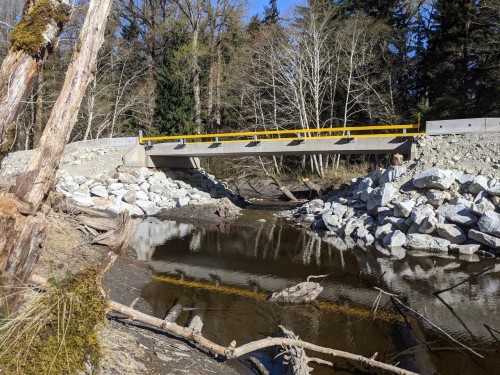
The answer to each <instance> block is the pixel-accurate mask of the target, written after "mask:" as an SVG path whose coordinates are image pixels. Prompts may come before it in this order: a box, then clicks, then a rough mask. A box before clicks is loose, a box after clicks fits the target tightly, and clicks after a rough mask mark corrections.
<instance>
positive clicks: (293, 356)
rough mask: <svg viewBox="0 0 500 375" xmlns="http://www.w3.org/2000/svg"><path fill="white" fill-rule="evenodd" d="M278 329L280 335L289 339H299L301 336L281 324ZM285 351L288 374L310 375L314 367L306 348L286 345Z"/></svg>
mask: <svg viewBox="0 0 500 375" xmlns="http://www.w3.org/2000/svg"><path fill="white" fill-rule="evenodd" d="M278 330H279V333H280V336H282V337H286V338H288V339H294V340H298V339H299V337H298V336H297V335H296V334H295V333H293V332H292V331H290V330H288V329H286V328H285V327H284V326H282V325H279V326H278ZM284 351H285V352H286V353H285V354H284V355H285V359H286V361H284V363H285V364H286V365H287V368H286V369H287V371H286V372H285V374H286V375H309V373H310V372H311V371H312V368H311V367H309V365H308V363H309V358H308V357H307V355H306V352H305V351H304V349H302V348H300V347H297V346H284Z"/></svg>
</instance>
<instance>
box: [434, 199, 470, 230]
mask: <svg viewBox="0 0 500 375" xmlns="http://www.w3.org/2000/svg"><path fill="white" fill-rule="evenodd" d="M437 213H438V214H439V215H441V216H444V218H446V219H447V220H449V221H452V222H454V223H456V224H461V225H466V226H469V227H472V226H473V225H474V224H476V223H477V217H476V216H475V215H474V214H473V213H472V212H470V211H469V210H468V209H467V208H466V207H465V206H464V205H463V204H456V205H451V204H445V205H443V206H441V207H439V208H438V209H437Z"/></svg>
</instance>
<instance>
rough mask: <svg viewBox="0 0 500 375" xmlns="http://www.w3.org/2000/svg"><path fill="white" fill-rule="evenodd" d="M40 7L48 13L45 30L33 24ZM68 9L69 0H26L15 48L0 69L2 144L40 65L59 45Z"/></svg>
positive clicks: (30, 88)
mask: <svg viewBox="0 0 500 375" xmlns="http://www.w3.org/2000/svg"><path fill="white" fill-rule="evenodd" d="M39 7H44V8H45V9H44V11H45V16H47V15H49V17H48V20H47V24H46V27H45V28H44V29H43V31H39V30H36V28H35V27H33V24H34V23H36V21H39V20H37V19H35V18H36V16H37V14H38V13H39V12H40V9H39ZM69 11H70V7H69V5H68V1H67V0H65V1H62V2H59V1H56V0H50V2H49V3H48V5H47V3H45V2H44V3H41V2H40V1H39V0H28V1H27V2H26V5H25V7H24V12H23V17H22V19H21V21H20V22H19V24H18V25H17V26H16V28H15V29H14V31H13V32H12V41H11V45H12V47H11V49H10V51H9V53H8V55H7V56H6V57H5V59H4V61H3V62H2V68H1V70H0V146H1V145H2V144H4V143H5V142H6V137H7V133H8V130H9V128H10V127H11V126H12V125H13V124H14V123H15V121H16V119H17V117H18V116H19V113H20V112H21V110H22V108H23V106H24V102H25V100H26V98H27V97H28V96H29V95H30V94H31V91H32V90H33V86H34V85H35V82H36V79H37V76H38V73H39V72H40V69H41V64H42V62H43V60H44V59H45V57H46V55H48V54H50V52H51V50H52V47H53V46H54V45H55V44H56V41H57V38H58V37H59V35H60V33H61V31H62V28H63V25H64V23H65V22H66V21H67V19H68V18H69V17H68V16H69ZM30 26H31V28H30ZM31 29H35V30H31ZM37 33H39V34H40V35H37ZM31 40H36V42H32V41H31Z"/></svg>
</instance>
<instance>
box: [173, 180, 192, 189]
mask: <svg viewBox="0 0 500 375" xmlns="http://www.w3.org/2000/svg"><path fill="white" fill-rule="evenodd" d="M174 182H175V183H176V184H177V186H178V187H179V189H186V190H190V189H191V185H189V184H186V183H185V182H184V181H181V180H175V181H174Z"/></svg>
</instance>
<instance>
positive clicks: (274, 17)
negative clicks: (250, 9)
mask: <svg viewBox="0 0 500 375" xmlns="http://www.w3.org/2000/svg"><path fill="white" fill-rule="evenodd" d="M279 15H280V12H279V10H278V2H277V0H269V6H268V7H264V20H263V21H262V22H263V23H264V24H265V25H275V24H276V23H278V20H279Z"/></svg>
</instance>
